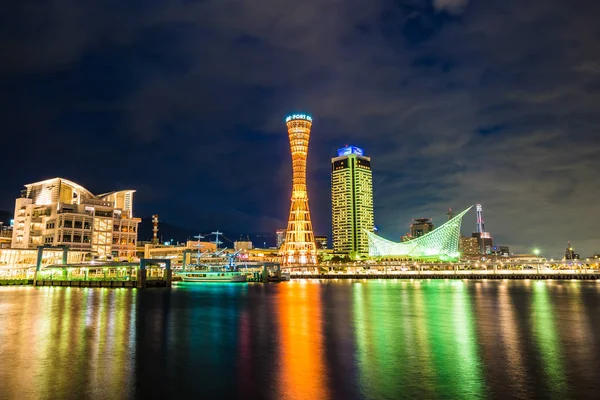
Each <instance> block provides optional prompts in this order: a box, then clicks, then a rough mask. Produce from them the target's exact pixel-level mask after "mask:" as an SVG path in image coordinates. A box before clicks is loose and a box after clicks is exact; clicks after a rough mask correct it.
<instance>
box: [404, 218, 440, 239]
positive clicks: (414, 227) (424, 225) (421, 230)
mask: <svg viewBox="0 0 600 400" xmlns="http://www.w3.org/2000/svg"><path fill="white" fill-rule="evenodd" d="M434 229H435V227H434V225H433V222H431V218H416V219H413V220H412V224H411V225H410V237H411V239H415V238H418V237H421V236H423V235H426V234H428V233H429V232H431V231H432V230H434Z"/></svg>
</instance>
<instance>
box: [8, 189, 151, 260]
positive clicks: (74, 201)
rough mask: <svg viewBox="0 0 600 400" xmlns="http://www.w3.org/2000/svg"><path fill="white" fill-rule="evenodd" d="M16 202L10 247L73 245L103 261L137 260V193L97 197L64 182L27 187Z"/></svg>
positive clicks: (73, 247) (74, 248) (33, 247)
mask: <svg viewBox="0 0 600 400" xmlns="http://www.w3.org/2000/svg"><path fill="white" fill-rule="evenodd" d="M25 188H26V189H25V190H24V191H23V194H22V197H20V198H18V199H17V200H16V202H15V217H14V228H13V235H12V243H11V245H12V247H13V248H16V249H35V248H36V247H37V246H41V245H49V246H69V248H71V249H73V250H79V251H90V252H91V253H93V254H94V255H95V256H98V257H100V258H102V257H108V256H123V257H134V256H135V253H136V243H137V233H138V224H139V222H140V221H141V220H140V219H139V218H134V217H133V193H134V192H135V190H122V191H118V192H110V193H104V194H101V195H94V194H92V193H91V192H90V191H88V190H87V189H85V188H84V187H82V186H81V185H78V184H76V183H74V182H71V181H68V180H66V179H62V178H54V179H48V180H45V181H41V182H36V183H31V184H28V185H25Z"/></svg>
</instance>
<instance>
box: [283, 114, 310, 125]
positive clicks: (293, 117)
mask: <svg viewBox="0 0 600 400" xmlns="http://www.w3.org/2000/svg"><path fill="white" fill-rule="evenodd" d="M293 119H305V120H307V121H311V122H312V117H311V116H310V115H308V114H292V115H288V116H287V118H286V119H285V122H286V123H287V122H290V121H291V120H293Z"/></svg>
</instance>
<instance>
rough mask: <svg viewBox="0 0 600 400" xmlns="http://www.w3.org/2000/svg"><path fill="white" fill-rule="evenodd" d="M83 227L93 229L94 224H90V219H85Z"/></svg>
mask: <svg viewBox="0 0 600 400" xmlns="http://www.w3.org/2000/svg"><path fill="white" fill-rule="evenodd" d="M83 229H92V226H91V225H90V223H89V222H88V221H85V222H84V223H83Z"/></svg>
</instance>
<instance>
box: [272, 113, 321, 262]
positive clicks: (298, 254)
mask: <svg viewBox="0 0 600 400" xmlns="http://www.w3.org/2000/svg"><path fill="white" fill-rule="evenodd" d="M285 122H286V126H287V129H288V137H289V140H290V151H291V153H292V171H293V175H292V198H291V206H290V216H289V219H288V226H287V231H286V235H285V243H283V246H282V247H281V249H280V255H281V261H282V263H283V264H284V265H294V264H316V263H317V247H316V244H315V237H314V234H313V229H312V222H311V218H310V209H309V207H308V193H307V190H306V158H307V156H308V142H309V139H310V130H311V128H312V118H311V116H310V115H307V114H294V115H289V116H288V117H287V118H286V119H285Z"/></svg>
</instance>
